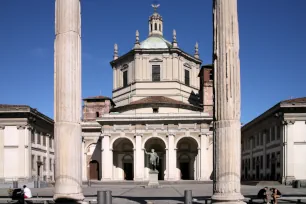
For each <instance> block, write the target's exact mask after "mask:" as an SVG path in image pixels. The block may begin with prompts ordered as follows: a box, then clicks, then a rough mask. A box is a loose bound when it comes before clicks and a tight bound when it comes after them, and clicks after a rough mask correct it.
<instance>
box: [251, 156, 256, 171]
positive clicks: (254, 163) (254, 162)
mask: <svg viewBox="0 0 306 204" xmlns="http://www.w3.org/2000/svg"><path fill="white" fill-rule="evenodd" d="M255 165H256V160H255V158H253V166H252V167H253V170H254V169H255Z"/></svg>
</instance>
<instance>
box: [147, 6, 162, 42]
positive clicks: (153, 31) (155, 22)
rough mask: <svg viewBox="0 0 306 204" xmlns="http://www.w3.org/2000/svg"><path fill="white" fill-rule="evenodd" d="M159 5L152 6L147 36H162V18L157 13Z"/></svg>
mask: <svg viewBox="0 0 306 204" xmlns="http://www.w3.org/2000/svg"><path fill="white" fill-rule="evenodd" d="M159 6H160V4H152V7H153V9H154V13H153V14H152V15H151V16H150V17H149V36H154V35H157V36H163V18H162V16H161V15H160V14H159V13H158V12H157V9H158V8H159Z"/></svg>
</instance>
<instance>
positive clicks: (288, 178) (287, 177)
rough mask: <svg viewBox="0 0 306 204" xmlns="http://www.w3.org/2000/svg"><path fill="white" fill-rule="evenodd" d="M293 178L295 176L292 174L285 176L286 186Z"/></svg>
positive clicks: (290, 183)
mask: <svg viewBox="0 0 306 204" xmlns="http://www.w3.org/2000/svg"><path fill="white" fill-rule="evenodd" d="M294 180H295V177H294V176H286V178H285V185H286V186H287V185H288V186H290V185H292V182H293V181H294Z"/></svg>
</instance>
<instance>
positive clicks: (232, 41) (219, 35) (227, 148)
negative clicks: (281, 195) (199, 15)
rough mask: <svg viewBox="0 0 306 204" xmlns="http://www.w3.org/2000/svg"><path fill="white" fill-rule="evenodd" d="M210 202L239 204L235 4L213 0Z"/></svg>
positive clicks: (238, 87)
mask: <svg viewBox="0 0 306 204" xmlns="http://www.w3.org/2000/svg"><path fill="white" fill-rule="evenodd" d="M213 14H214V19H213V21H214V23H213V27H214V28H213V29H214V69H215V74H214V76H215V115H214V117H215V118H214V119H215V132H214V137H215V138H214V160H215V161H214V171H215V172H214V187H213V188H214V189H213V192H214V195H213V196H212V199H213V201H214V202H218V203H219V202H224V201H227V202H230V203H240V202H241V200H242V199H243V196H242V195H241V193H240V163H241V161H240V159H241V154H240V153H241V152H240V151H241V144H240V138H241V133H240V127H241V125H240V124H241V123H240V62H239V33H238V13H237V0H214V2H213Z"/></svg>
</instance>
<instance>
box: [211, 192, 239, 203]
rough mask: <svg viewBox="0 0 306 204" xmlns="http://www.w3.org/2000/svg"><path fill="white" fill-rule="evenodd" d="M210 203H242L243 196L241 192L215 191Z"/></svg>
mask: <svg viewBox="0 0 306 204" xmlns="http://www.w3.org/2000/svg"><path fill="white" fill-rule="evenodd" d="M211 199H212V203H220V204H221V203H224V204H225V203H226V204H238V203H239V204H242V203H245V202H244V201H243V199H244V197H243V195H242V194H241V193H216V194H214V195H213V196H212V197H211Z"/></svg>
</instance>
